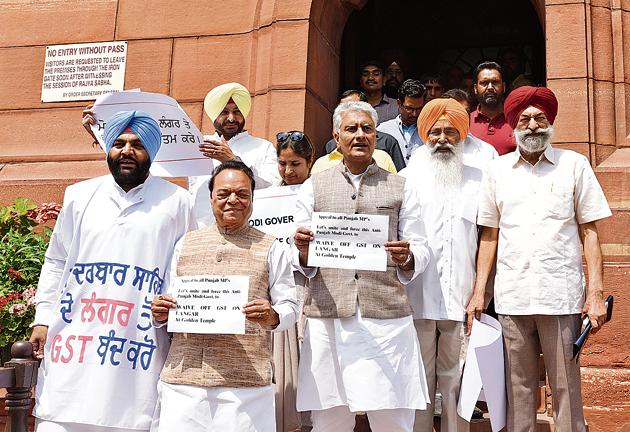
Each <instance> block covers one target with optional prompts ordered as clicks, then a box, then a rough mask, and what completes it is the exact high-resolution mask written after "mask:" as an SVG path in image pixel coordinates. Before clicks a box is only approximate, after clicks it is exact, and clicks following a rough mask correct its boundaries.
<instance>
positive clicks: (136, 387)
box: [31, 111, 192, 432]
mask: <svg viewBox="0 0 630 432" xmlns="http://www.w3.org/2000/svg"><path fill="white" fill-rule="evenodd" d="M105 143H106V153H107V155H108V157H107V159H108V164H109V166H110V171H111V172H112V175H107V176H104V177H99V178H95V179H92V180H87V181H84V182H81V183H77V184H75V185H72V186H69V187H68V188H67V189H66V193H65V197H64V204H63V209H62V211H61V213H60V215H59V219H58V220H57V224H56V225H55V228H54V231H53V234H52V237H51V240H50V244H49V247H48V250H47V251H46V259H45V262H44V266H43V268H42V272H41V276H40V280H39V285H38V290H37V311H36V316H35V321H34V327H33V336H32V338H31V342H32V343H33V344H34V354H35V356H36V357H37V358H43V361H42V364H41V367H40V369H39V376H38V381H37V388H36V404H35V409H34V415H35V416H36V417H37V427H38V431H39V432H50V431H52V432H78V431H81V432H85V431H88V432H118V431H132V430H133V431H148V430H149V427H150V424H151V419H152V415H153V411H154V409H155V404H156V400H157V389H156V384H157V380H158V375H159V372H160V370H161V368H162V364H163V363H164V359H165V357H166V352H167V350H168V337H167V335H166V332H165V331H163V330H156V329H155V328H153V327H152V326H151V313H150V304H151V300H152V298H153V296H154V295H155V294H157V293H160V292H161V290H162V289H163V283H164V281H165V280H166V279H167V278H168V268H169V264H170V260H171V255H172V252H173V248H174V246H175V244H176V242H177V241H178V240H179V239H180V238H181V237H182V236H183V235H184V233H185V232H186V231H187V229H188V227H189V223H190V222H191V219H192V211H191V205H190V198H189V195H188V194H187V193H186V191H185V190H184V189H181V188H179V187H178V186H175V185H173V184H171V183H169V182H167V181H165V180H162V179H160V178H156V177H153V176H151V175H150V174H149V171H148V170H149V166H150V161H151V160H153V157H154V156H155V154H156V153H157V150H158V149H159V145H160V129H159V127H158V125H157V123H156V122H155V121H154V120H153V119H151V118H150V117H149V116H148V115H146V114H142V113H140V112H138V111H133V112H121V113H118V114H116V115H114V116H113V117H112V118H111V119H109V120H108V122H107V127H106V130H105ZM147 154H148V155H147ZM147 156H148V157H147Z"/></svg>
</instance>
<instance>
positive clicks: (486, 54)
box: [340, 0, 545, 91]
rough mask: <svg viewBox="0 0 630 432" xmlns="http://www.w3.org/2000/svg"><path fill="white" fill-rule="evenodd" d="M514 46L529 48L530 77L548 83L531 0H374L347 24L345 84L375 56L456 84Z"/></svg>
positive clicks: (354, 82)
mask: <svg viewBox="0 0 630 432" xmlns="http://www.w3.org/2000/svg"><path fill="white" fill-rule="evenodd" d="M513 48H516V49H518V50H521V51H522V53H523V54H524V58H525V73H526V74H527V75H528V78H529V79H530V81H532V82H533V83H534V84H544V83H545V38H544V32H543V29H542V27H541V24H540V20H539V18H538V15H537V14H536V11H535V9H534V6H533V5H532V3H531V2H530V1H528V0H513V1H506V0H486V1H484V2H474V1H470V0H439V1H438V0H435V1H419V0H369V1H368V2H367V4H366V5H365V7H364V8H363V9H361V10H359V11H356V12H353V13H352V14H351V15H350V17H349V19H348V22H347V24H346V28H345V31H344V35H343V40H342V44H341V65H340V67H341V70H340V88H341V90H342V91H343V90H345V89H349V88H356V87H357V86H358V67H359V65H360V64H361V63H362V62H363V61H366V60H371V59H378V60H381V61H382V62H383V63H385V66H387V64H389V63H391V62H392V61H398V62H402V63H403V65H402V66H403V69H404V72H405V75H406V78H420V76H421V75H423V74H425V73H432V74H436V73H437V74H439V75H441V76H442V78H443V80H445V81H446V86H447V87H453V86H454V84H449V83H455V82H458V78H459V77H460V76H461V75H465V74H468V73H470V72H471V69H474V68H475V66H476V65H477V64H478V63H479V62H481V61H482V60H498V58H499V54H500V52H501V50H503V51H505V50H507V49H513ZM399 59H400V60H399ZM462 87H464V85H462Z"/></svg>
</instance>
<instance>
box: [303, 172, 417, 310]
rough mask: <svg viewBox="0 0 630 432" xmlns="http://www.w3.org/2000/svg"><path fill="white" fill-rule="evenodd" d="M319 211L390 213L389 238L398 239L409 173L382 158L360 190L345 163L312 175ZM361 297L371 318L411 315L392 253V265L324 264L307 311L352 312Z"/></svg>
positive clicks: (313, 281) (312, 282)
mask: <svg viewBox="0 0 630 432" xmlns="http://www.w3.org/2000/svg"><path fill="white" fill-rule="evenodd" d="M312 181H313V192H314V209H313V211H316V212H337V213H346V214H355V213H356V214H361V213H362V214H373V215H387V216H389V236H388V238H389V240H390V241H391V240H398V214H399V212H400V207H401V206H402V203H403V199H404V186H405V179H404V178H403V177H400V176H398V175H395V174H391V173H389V172H387V171H385V170H384V169H381V168H379V167H378V166H376V164H374V165H372V166H371V167H370V168H369V169H368V171H367V172H366V173H365V174H364V175H363V178H362V179H361V184H360V185H359V190H358V191H357V190H355V189H354V186H353V184H352V182H351V180H350V178H349V177H348V174H347V171H346V167H345V165H343V163H340V164H339V165H337V166H335V167H333V168H330V169H328V170H326V171H322V172H320V173H317V174H314V175H313V176H312ZM357 301H358V303H359V308H360V310H361V316H363V317H365V318H380V319H388V318H401V317H404V316H407V315H411V307H410V306H409V302H408V301H407V292H406V290H405V287H404V285H403V284H402V283H400V281H399V280H398V275H397V273H396V264H395V263H394V262H393V261H392V260H391V257H390V256H389V254H388V255H387V271H385V272H379V271H365V270H346V269H332V268H320V269H319V270H318V271H317V274H316V275H315V277H314V278H312V279H311V280H310V288H309V294H308V296H307V297H306V299H305V302H304V313H305V314H306V316H308V317H316V318H347V317H351V316H353V315H354V314H355V313H356V304H357Z"/></svg>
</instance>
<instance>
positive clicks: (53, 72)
mask: <svg viewBox="0 0 630 432" xmlns="http://www.w3.org/2000/svg"><path fill="white" fill-rule="evenodd" d="M126 64H127V41H115V42H97V43H86V44H72V45H50V46H47V47H46V60H45V62H44V78H43V81H42V102H66V101H81V100H93V99H96V98H97V97H99V96H101V95H104V94H109V93H114V92H118V91H121V90H122V89H123V88H124V85H125V65H126Z"/></svg>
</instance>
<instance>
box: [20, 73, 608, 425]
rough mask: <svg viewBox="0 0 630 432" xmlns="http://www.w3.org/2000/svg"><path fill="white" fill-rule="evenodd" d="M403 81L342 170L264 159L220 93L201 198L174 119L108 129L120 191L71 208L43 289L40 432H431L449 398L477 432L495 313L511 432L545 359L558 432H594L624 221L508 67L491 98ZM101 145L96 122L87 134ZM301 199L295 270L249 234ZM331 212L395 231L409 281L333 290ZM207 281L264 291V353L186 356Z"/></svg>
mask: <svg viewBox="0 0 630 432" xmlns="http://www.w3.org/2000/svg"><path fill="white" fill-rule="evenodd" d="M403 78H404V74H403V71H402V70H401V69H400V67H399V65H398V64H397V63H395V62H393V63H392V64H391V65H389V66H388V67H384V66H382V65H380V64H379V63H378V62H376V61H371V62H366V63H365V64H363V65H362V66H361V70H360V80H359V81H360V87H361V89H357V90H349V91H346V92H344V93H343V94H342V95H341V98H340V101H339V102H340V103H339V105H338V106H337V107H336V109H335V110H334V113H333V118H332V135H333V139H332V140H331V141H330V142H329V143H327V144H325V145H323V149H324V154H323V155H321V157H319V158H317V157H316V155H315V150H316V149H315V147H314V146H313V145H312V143H311V142H310V140H309V138H308V136H307V135H306V134H304V132H302V131H282V132H279V133H278V134H277V136H276V141H277V142H276V144H275V145H274V144H272V143H271V142H269V141H267V140H265V139H262V138H259V137H254V136H252V135H250V134H249V133H248V132H247V130H246V128H245V119H246V117H247V116H248V114H249V112H250V110H251V97H250V93H249V91H248V90H247V89H246V88H245V87H243V86H242V85H240V84H237V83H228V84H223V85H221V86H218V87H216V88H214V89H212V90H211V91H210V92H209V93H208V95H207V97H206V100H205V103H204V110H205V112H206V114H207V115H208V116H209V118H210V119H211V120H212V121H213V124H214V128H215V131H216V132H215V133H214V134H213V135H210V136H206V137H204V142H203V143H202V144H201V145H200V146H199V150H200V152H201V153H202V154H203V155H204V156H205V157H208V158H212V159H213V160H214V161H215V162H216V164H215V169H214V171H213V172H212V173H209V174H208V175H207V176H203V177H195V178H189V191H188V192H187V191H185V190H184V189H182V188H179V187H177V186H174V185H173V184H171V183H168V182H166V181H164V180H162V179H159V178H156V177H153V176H152V175H151V174H150V173H149V168H150V166H151V163H152V161H153V160H154V158H155V155H156V154H157V152H158V150H159V148H160V145H161V139H160V128H159V126H158V124H157V122H156V121H155V119H152V118H151V117H150V116H148V115H146V114H144V113H143V112H141V111H124V112H119V113H118V114H116V115H114V116H113V117H112V118H111V119H108V121H107V125H106V129H105V137H104V141H105V148H104V149H103V150H104V151H105V153H106V155H107V156H106V157H107V163H108V166H109V170H110V175H107V176H104V177H99V178H97V179H92V180H88V181H86V182H81V183H78V184H76V185H73V186H70V187H69V188H68V189H67V190H66V194H65V198H64V205H63V210H62V212H61V214H60V217H59V220H58V222H57V225H56V226H55V229H54V232H53V235H52V238H51V243H50V246H49V249H48V251H47V253H46V262H45V264H44V267H43V269H42V274H41V278H40V283H39V287H38V294H37V314H36V317H35V322H34V323H33V335H32V338H31V342H32V343H33V349H34V355H35V356H36V357H37V358H40V359H43V362H42V367H41V368H40V375H39V379H38V384H37V396H36V399H37V400H36V406H35V410H34V414H35V416H36V417H37V430H38V431H40V432H77V431H81V432H122V431H131V430H137V431H149V430H151V431H154V432H155V431H158V432H164V431H167V432H170V431H174V430H178V429H179V430H185V431H187V432H188V431H234V432H237V431H238V432H241V431H260V432H275V431H276V430H277V431H296V430H302V429H301V428H302V427H304V428H307V427H312V430H313V431H315V432H324V431H331V432H333V431H334V432H338V431H351V430H353V428H354V427H355V415H356V413H359V412H360V413H365V414H366V415H367V418H368V420H369V423H370V428H371V430H372V431H375V432H376V431H388V432H390V431H421V432H430V431H431V430H432V428H433V415H434V408H435V407H434V403H435V395H436V390H437V388H438V387H439V391H440V393H441V395H442V414H441V417H442V420H441V425H442V426H441V427H442V431H467V430H469V427H470V426H469V423H468V422H467V421H466V420H465V419H463V418H462V417H460V416H459V415H458V414H457V403H458V398H459V390H460V383H461V377H462V371H463V368H464V366H465V365H464V360H465V358H466V350H467V341H468V336H469V335H470V331H471V327H472V323H473V320H474V319H479V318H480V315H481V313H482V312H483V311H485V310H486V308H487V306H488V300H489V299H490V298H491V297H494V309H495V310H496V313H497V314H498V319H499V322H500V323H501V326H502V331H503V341H504V351H505V375H506V392H507V400H508V412H507V430H508V431H518V432H521V431H523V432H525V431H534V430H535V428H536V398H537V394H538V393H537V385H538V369H537V368H538V356H539V353H540V352H541V350H542V352H543V354H544V361H545V365H546V368H547V373H548V376H549V382H550V385H551V388H552V392H553V398H554V399H553V400H554V419H555V424H556V430H557V431H559V432H563V431H567V432H568V431H584V430H585V424H584V417H583V413H582V403H581V392H580V371H579V364H578V363H576V362H575V361H572V359H571V353H572V349H571V347H572V344H573V342H574V341H575V340H576V339H577V337H578V335H579V332H580V327H581V323H582V317H583V316H588V318H589V319H590V321H591V323H592V325H593V328H594V329H595V330H597V329H599V327H600V326H601V325H602V324H603V323H604V320H605V307H604V300H603V298H604V297H603V281H602V256H601V249H600V246H599V239H598V234H597V226H596V224H595V222H596V221H598V220H601V219H603V218H606V217H608V216H610V215H611V213H610V209H609V208H608V205H607V203H606V199H605V197H604V195H603V192H602V190H601V187H600V186H599V184H598V182H597V179H596V178H595V175H594V173H593V170H592V169H591V166H590V164H589V162H588V160H587V159H586V158H585V157H583V156H581V155H579V154H577V153H575V152H572V151H569V150H562V149H558V148H554V147H553V146H552V138H553V124H554V121H555V118H556V115H557V112H558V102H557V100H556V98H555V96H554V94H553V92H552V91H551V90H549V89H547V88H545V87H533V86H529V85H520V84H527V82H526V79H525V78H524V77H521V76H517V77H514V79H513V80H511V81H510V82H509V83H506V82H505V80H504V76H503V70H502V68H501V66H500V65H499V64H497V63H495V62H483V63H481V64H480V65H479V66H478V67H477V69H476V70H475V72H474V76H473V85H472V90H471V92H472V94H471V92H467V91H465V90H461V89H457V88H455V89H449V90H448V91H444V88H443V84H442V83H441V81H440V80H439V78H438V77H436V76H427V77H425V78H423V79H421V80H413V79H407V80H404V79H403ZM517 84H518V85H517ZM519 85H520V86H519ZM508 86H509V87H511V88H510V90H511V91H510V93H509V95H508V96H507V98H506V97H505V93H506V89H507V88H508ZM385 90H387V91H388V92H390V95H391V94H394V95H395V97H390V96H388V95H387V94H386V93H385ZM473 108H474V109H473ZM95 121H96V119H95V115H94V112H93V111H92V110H91V109H90V108H89V107H88V108H87V109H86V110H85V111H84V112H83V124H84V125H85V126H87V127H89V125H90V124H93V123H94V122H95ZM322 144H323V143H322ZM289 185H301V186H300V188H299V192H298V198H297V206H296V209H295V215H294V216H295V217H294V218H295V221H296V226H295V228H296V231H295V235H294V237H293V245H292V246H287V245H286V244H282V243H280V242H279V241H278V240H276V239H275V238H274V237H273V236H270V235H268V234H265V233H262V232H260V231H258V230H257V229H255V228H253V227H252V226H250V224H249V223H248V219H249V217H250V216H251V214H252V206H253V197H254V195H255V193H256V192H255V191H256V190H257V189H261V188H267V187H275V186H289ZM316 212H334V213H345V214H367V215H382V216H387V217H388V241H387V242H386V243H385V244H384V245H383V247H384V249H385V250H386V252H387V265H386V270H385V271H370V270H357V269H347V268H324V267H321V268H318V267H312V266H309V245H310V244H311V242H312V241H313V240H314V239H315V233H314V232H313V231H312V229H311V220H312V218H313V214H314V213H316ZM582 252H583V253H584V257H585V259H586V264H587V267H588V277H589V280H588V283H585V282H584V274H583V271H582ZM127 273H130V274H129V275H127ZM495 273H496V276H494V274H495ZM196 275H224V276H230V275H239V276H245V277H247V278H248V284H249V291H248V292H249V298H248V302H247V303H246V304H244V305H243V307H242V312H243V314H244V315H245V318H246V326H245V334H242V335H232V334H230V335H228V334H192V333H174V334H171V335H170V337H169V335H168V334H167V332H166V327H165V325H166V323H167V321H168V317H169V314H168V312H169V310H170V309H173V308H176V307H177V300H176V298H175V295H174V291H173V287H174V286H175V285H176V283H177V282H176V280H177V279H178V278H181V277H187V276H196ZM143 283H145V284H146V285H143ZM147 287H148V288H147ZM81 296H83V297H81ZM113 298H116V300H113ZM95 306H96V308H98V313H96V312H95ZM112 307H113V308H114V309H111V310H112V312H111V313H110V314H108V313H107V312H106V311H108V310H110V309H108V308H112ZM116 307H119V308H126V309H124V310H126V311H127V315H124V314H123V315H121V313H120V312H119V313H118V314H117V315H116V314H114V313H113V310H115V308H116ZM101 308H105V309H101ZM101 310H103V311H105V312H103V314H101ZM112 322H113V323H115V324H116V323H118V324H119V327H116V329H115V330H116V331H115V330H114V329H111V330H110V329H109V327H107V325H111V324H112ZM104 329H107V330H108V331H106V332H104ZM97 339H98V343H100V346H99V348H98V350H92V351H91V350H86V349H85V347H86V346H87V344H89V343H91V342H92V341H93V340H94V342H96V340H97ZM169 339H170V340H169ZM61 341H65V346H66V347H70V354H68V355H65V354H60V353H61V352H62V349H63V348H62V347H61ZM125 344H127V345H125ZM132 346H133V347H132ZM73 347H74V349H75V351H78V350H80V357H79V358H78V360H77V361H76V362H75V363H72V362H71V361H70V359H71V358H72V352H73V351H72V348H73ZM75 359H76V357H75ZM69 362H70V363H71V364H72V367H68V363H69ZM105 367H106V368H105ZM305 430H306V429H305Z"/></svg>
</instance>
